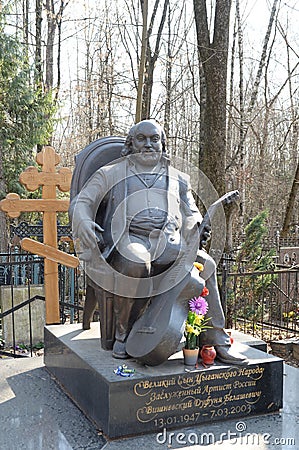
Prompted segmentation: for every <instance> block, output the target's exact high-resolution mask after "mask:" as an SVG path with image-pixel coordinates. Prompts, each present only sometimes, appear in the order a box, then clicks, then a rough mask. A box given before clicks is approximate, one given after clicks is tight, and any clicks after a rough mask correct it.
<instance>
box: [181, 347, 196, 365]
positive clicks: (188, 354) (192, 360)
mask: <svg viewBox="0 0 299 450" xmlns="http://www.w3.org/2000/svg"><path fill="white" fill-rule="evenodd" d="M198 351H199V349H198V348H194V349H190V348H183V355H184V364H185V366H195V365H196V363H197V360H198Z"/></svg>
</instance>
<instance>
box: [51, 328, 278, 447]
mask: <svg viewBox="0 0 299 450" xmlns="http://www.w3.org/2000/svg"><path fill="white" fill-rule="evenodd" d="M99 329H100V327H99V324H98V323H93V324H92V327H91V329H90V330H87V331H83V330H82V328H81V325H80V324H79V325H77V324H76V325H51V326H48V327H46V328H45V365H46V367H47V369H48V370H49V371H50V372H51V373H52V374H53V375H54V377H55V378H56V380H57V381H58V383H59V384H60V385H61V387H62V388H63V390H64V391H65V392H66V393H67V394H68V395H69V396H70V397H71V398H72V399H73V401H74V402H75V403H76V404H77V405H78V406H79V408H80V409H81V410H82V411H83V412H84V413H85V414H86V415H87V416H88V417H89V418H90V419H91V420H92V421H94V422H95V424H96V426H97V427H98V428H99V429H101V430H102V431H103V433H104V434H105V435H107V436H108V437H110V438H118V437H122V436H128V435H137V434H141V433H145V432H155V433H158V432H161V431H162V430H163V429H167V430H168V429H171V428H182V427H184V426H193V425H196V424H201V423H205V422H215V421H219V420H225V419H236V418H241V417H242V418H246V417H247V416H250V415H254V414H266V413H270V412H274V411H277V410H279V409H280V408H281V407H282V375H283V361H282V360H281V359H280V358H277V357H274V356H272V355H268V354H266V353H264V352H263V351H260V350H256V349H254V348H251V347H249V346H248V345H244V344H241V343H240V340H241V335H240V334H238V337H236V336H234V333H233V332H232V337H233V338H234V344H233V345H234V346H235V347H236V350H237V351H241V352H242V353H243V354H245V355H246V356H247V357H248V358H249V359H250V363H249V365H248V366H228V365H224V364H222V363H218V362H216V363H215V364H214V365H213V366H210V367H204V366H202V365H201V364H199V366H198V368H196V369H194V370H190V367H189V368H187V367H186V366H184V362H183V355H182V352H178V353H176V354H175V355H173V356H172V357H171V358H169V360H168V361H166V362H165V363H163V364H161V365H160V366H156V367H148V366H142V365H140V364H138V363H137V362H135V361H134V360H133V359H128V360H125V361H124V360H116V359H114V358H112V355H111V352H110V351H105V350H102V349H101V346H100V342H99ZM243 337H244V340H245V341H246V342H247V343H248V341H249V342H250V339H248V336H245V335H243ZM123 363H125V364H126V365H127V366H128V367H129V368H133V369H135V373H134V375H133V376H132V377H128V378H125V377H122V376H120V375H117V374H115V373H114V369H117V367H118V366H119V365H122V364H123Z"/></svg>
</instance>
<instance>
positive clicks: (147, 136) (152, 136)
mask: <svg viewBox="0 0 299 450" xmlns="http://www.w3.org/2000/svg"><path fill="white" fill-rule="evenodd" d="M129 154H135V155H136V158H138V160H140V161H139V162H140V163H142V164H144V165H148V166H151V165H156V164H157V162H158V161H159V160H160V159H161V157H162V155H163V156H166V136H165V132H164V130H163V128H162V127H161V125H160V124H159V123H158V122H156V121H155V120H152V119H148V120H142V121H141V122H138V123H137V124H136V125H134V126H133V127H132V128H131V129H130V131H129V134H128V136H127V138H126V141H125V145H124V149H123V151H122V155H123V156H126V155H129Z"/></svg>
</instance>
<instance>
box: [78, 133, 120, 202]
mask: <svg viewBox="0 0 299 450" xmlns="http://www.w3.org/2000/svg"><path fill="white" fill-rule="evenodd" d="M124 143H125V138H124V137H119V136H109V137H104V138H100V139H97V140H96V141H94V142H91V143H90V144H88V145H87V146H86V147H85V148H84V149H83V150H81V152H80V153H78V155H76V156H75V169H74V172H73V177H72V183H71V191H70V199H71V201H72V200H73V198H74V197H76V195H78V194H79V192H80V191H81V189H82V188H83V186H84V184H85V183H86V182H87V180H89V178H90V177H91V176H92V175H93V174H94V173H95V172H96V171H97V170H98V169H99V168H100V167H102V166H105V165H106V164H109V163H111V162H112V161H114V160H116V159H118V158H120V157H121V151H122V149H123V146H124Z"/></svg>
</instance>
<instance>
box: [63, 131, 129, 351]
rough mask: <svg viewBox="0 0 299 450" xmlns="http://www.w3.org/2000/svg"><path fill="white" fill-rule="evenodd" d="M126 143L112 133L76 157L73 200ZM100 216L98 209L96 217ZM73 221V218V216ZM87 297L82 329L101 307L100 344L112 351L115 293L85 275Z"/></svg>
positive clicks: (87, 147)
mask: <svg viewBox="0 0 299 450" xmlns="http://www.w3.org/2000/svg"><path fill="white" fill-rule="evenodd" d="M124 142H125V138H124V137H117V136H110V137H105V138H100V139H97V140H96V141H94V142H91V143H90V144H89V145H87V146H86V147H85V148H84V149H83V150H81V152H80V153H78V155H76V156H75V169H74V172H73V177H72V183H71V191H70V202H71V204H72V202H73V201H74V199H75V198H76V196H77V195H78V194H79V193H80V191H81V189H82V188H83V186H84V184H85V183H86V182H87V181H88V180H89V178H90V177H91V176H92V175H93V174H94V173H95V172H96V171H97V170H98V169H99V168H100V167H102V166H104V165H106V164H109V163H111V162H112V161H114V160H116V159H118V158H120V157H121V151H122V149H123V146H124ZM99 215H100V211H99V210H98V212H97V216H96V222H97V218H98V217H99ZM70 220H71V217H70ZM86 278H87V279H86V297H85V304H84V309H83V324H82V325H83V329H84V330H88V329H89V328H90V322H91V321H92V318H93V314H94V312H95V309H96V307H97V306H98V307H99V316H100V327H101V345H102V348H103V349H104V350H112V347H113V344H114V340H115V338H114V334H115V320H114V314H113V294H111V293H110V292H107V291H105V290H103V289H101V288H100V287H98V286H97V285H95V284H94V283H93V282H92V280H90V279H89V277H88V276H87V277H86Z"/></svg>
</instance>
